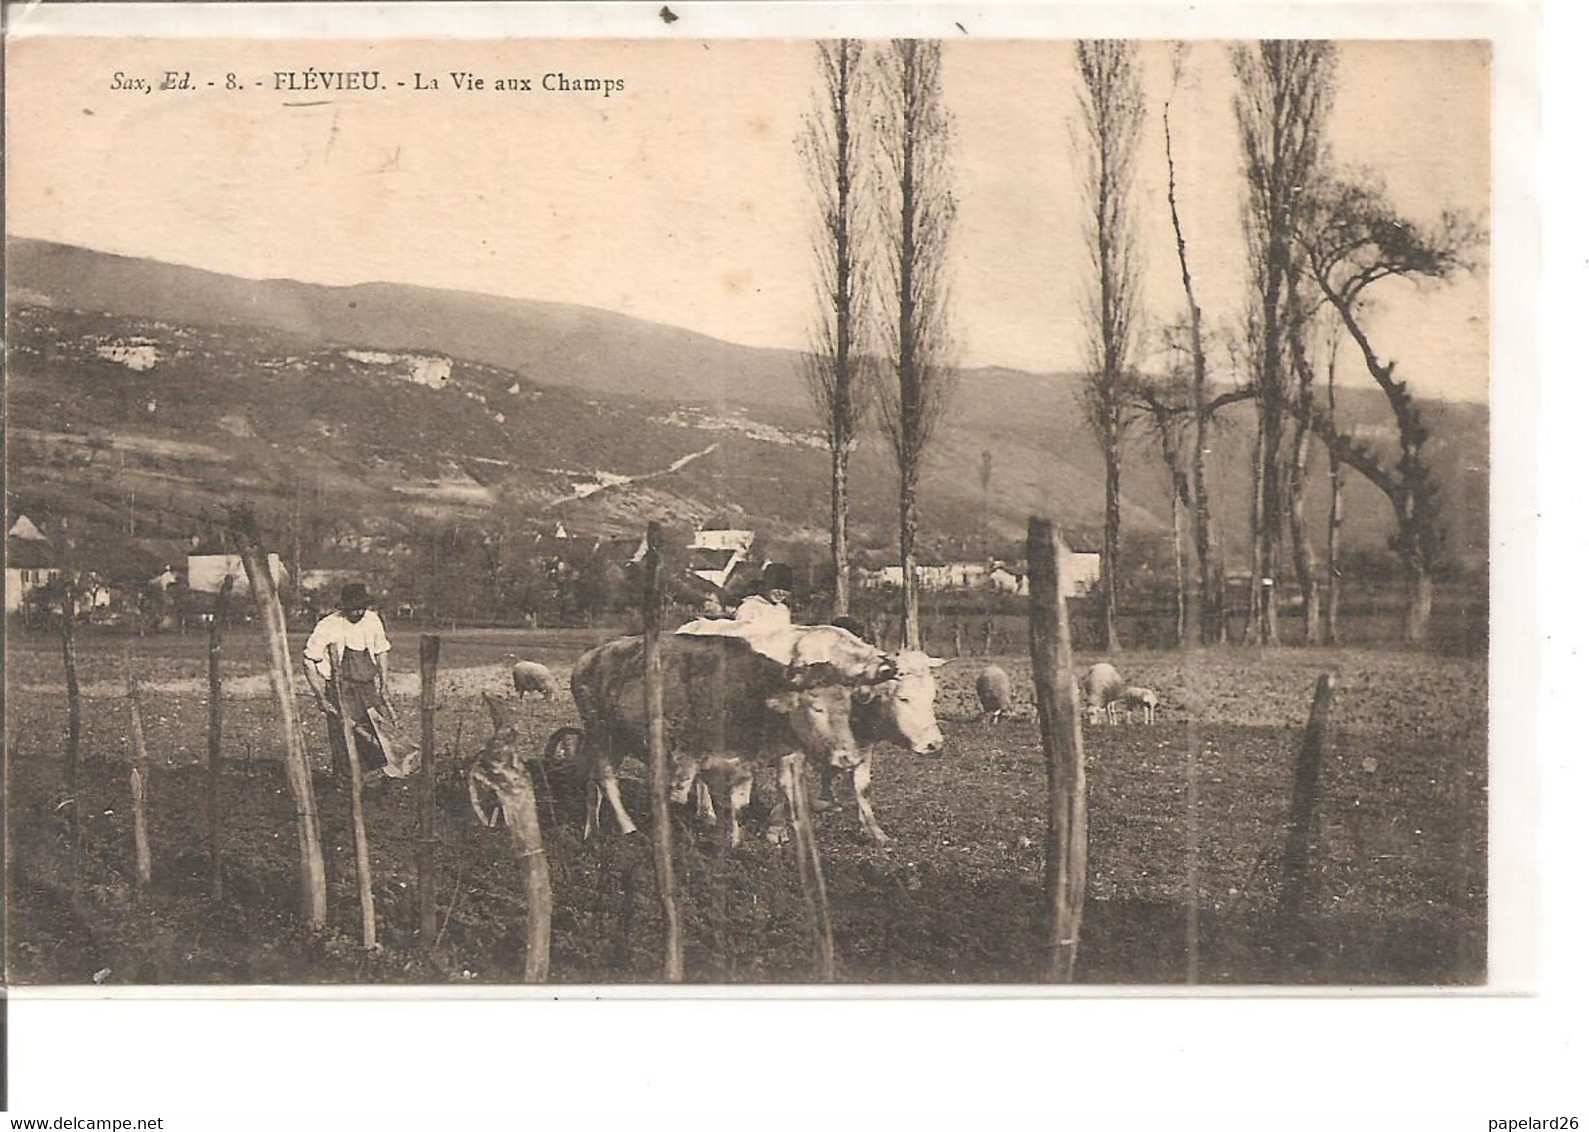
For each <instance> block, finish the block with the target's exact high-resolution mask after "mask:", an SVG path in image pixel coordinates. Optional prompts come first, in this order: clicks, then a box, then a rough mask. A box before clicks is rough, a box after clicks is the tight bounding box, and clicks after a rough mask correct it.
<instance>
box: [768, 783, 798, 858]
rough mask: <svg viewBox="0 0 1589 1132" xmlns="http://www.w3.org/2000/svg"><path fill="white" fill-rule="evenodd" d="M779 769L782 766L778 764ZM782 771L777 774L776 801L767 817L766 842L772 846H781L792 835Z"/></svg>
mask: <svg viewBox="0 0 1589 1132" xmlns="http://www.w3.org/2000/svg"><path fill="white" fill-rule="evenodd" d="M779 765H780V767H781V766H782V764H779ZM783 779H784V776H783V771H782V770H781V769H780V770H779V772H778V786H779V790H778V801H777V802H776V803H775V804H774V805H773V808H772V813H770V814H768V815H767V840H768V841H770V842H772V843H773V844H774V845H782V844H783V843H784V842H786V841H788V840H789V838H790V837H791V836H792V834H791V833H790V831H789V799H788V797H787V796H786V794H785V792H784V790H783V789H782V787H783Z"/></svg>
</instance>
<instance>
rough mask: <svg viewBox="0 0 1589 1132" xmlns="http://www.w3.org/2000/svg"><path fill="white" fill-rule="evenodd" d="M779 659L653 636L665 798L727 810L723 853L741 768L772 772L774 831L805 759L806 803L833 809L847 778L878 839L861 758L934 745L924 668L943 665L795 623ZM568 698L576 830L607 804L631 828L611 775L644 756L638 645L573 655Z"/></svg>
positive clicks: (740, 797) (738, 646)
mask: <svg viewBox="0 0 1589 1132" xmlns="http://www.w3.org/2000/svg"><path fill="white" fill-rule="evenodd" d="M790 632H791V633H792V634H793V639H792V641H791V642H790V644H791V646H792V647H791V649H790V651H791V653H792V656H793V659H792V661H791V662H790V663H788V664H784V663H782V662H781V661H780V660H775V659H773V658H771V657H769V656H766V655H763V654H762V653H760V652H757V651H755V650H754V649H753V648H751V646H750V645H749V643H748V642H746V641H744V640H740V639H737V638H734V637H723V636H711V637H707V636H687V635H679V634H671V635H666V636H664V637H663V638H662V639H661V641H660V648H661V653H662V672H663V689H662V702H663V716H664V727H665V730H664V736H665V742H666V746H667V752H668V757H669V764H670V765H669V798H670V800H671V801H673V802H674V803H675V804H680V805H682V804H687V803H688V802H689V801H690V799H691V797H692V794H693V796H694V798H695V801H696V808H697V813H698V814H699V816H701V817H702V818H703V819H705V820H707V821H708V822H712V823H715V822H716V821H717V805H714V799H715V800H716V802H717V803H718V804H722V803H726V805H725V806H724V808H725V809H726V811H727V831H726V832H727V836H728V839H729V842H730V844H733V845H738V844H739V843H740V839H741V830H740V814H741V811H742V810H743V809H744V808H745V806H746V805H747V804H748V803H749V802H750V798H751V790H752V785H753V782H754V768H755V767H756V766H758V765H761V766H776V768H777V771H778V780H779V784H780V787H781V788H782V789H781V793H782V799H781V801H780V804H779V806H778V807H777V809H776V810H775V812H774V814H773V816H772V819H771V821H770V822H769V829H768V834H769V837H771V838H772V839H773V840H782V839H783V838H784V837H786V836H787V833H788V831H787V826H786V824H785V822H786V818H787V814H788V813H789V812H790V810H791V808H792V807H793V805H794V798H793V795H792V791H793V789H794V788H795V783H796V781H797V776H798V775H799V774H801V773H802V771H803V766H804V760H806V759H809V760H811V761H812V762H813V763H815V764H816V765H817V766H818V767H819V768H820V770H821V773H822V794H821V800H820V801H819V802H818V804H817V805H818V808H825V807H826V806H831V805H832V804H833V800H834V799H833V782H834V779H835V778H836V777H838V776H839V775H841V774H847V775H849V776H850V778H851V781H852V783H853V787H854V793H855V800H856V807H857V809H858V811H859V814H860V820H861V824H862V826H863V827H864V828H865V829H866V832H867V833H868V835H870V837H871V838H872V840H873V841H874V842H875V843H877V844H882V843H884V842H885V841H886V840H887V837H886V836H885V834H884V833H883V830H882V827H881V826H880V825H878V822H877V816H876V814H875V813H874V812H873V809H872V800H871V791H870V784H871V749H872V746H873V745H874V744H876V743H879V742H892V743H894V744H896V745H898V746H900V747H903V748H905V749H906V750H908V751H911V752H913V753H915V754H918V755H935V754H937V753H938V752H939V751H941V750H942V748H943V733H942V732H941V731H940V730H939V728H938V721H937V718H936V717H935V715H934V711H933V704H934V700H935V699H936V696H937V683H936V681H935V680H934V678H933V669H934V668H936V667H938V666H939V665H941V664H942V663H943V661H941V660H936V659H934V658H932V657H929V656H927V655H926V654H925V653H921V652H916V651H909V650H907V651H902V652H898V653H885V652H883V651H882V650H881V649H878V648H875V647H873V646H872V645H869V644H867V643H866V642H865V641H863V640H861V639H860V638H859V637H856V636H854V635H853V634H851V633H849V632H847V631H845V630H844V629H839V628H834V627H832V626H826V625H817V626H796V627H793V628H791V630H790ZM572 684H573V693H574V702H575V704H576V705H577V706H578V708H579V714H580V717H581V719H582V721H583V724H584V739H583V744H582V747H583V750H582V754H583V755H584V757H585V762H586V773H587V775H588V778H587V781H586V803H585V835H586V836H587V837H589V836H590V835H591V833H592V832H593V831H594V830H595V829H596V828H597V826H598V825H599V823H600V819H601V810H602V805H603V803H604V802H605V803H606V805H608V806H611V808H612V811H613V814H614V817H615V819H616V821H617V823H618V828H619V829H620V831H622V832H623V833H631V832H633V831H634V830H635V828H636V827H635V823H634V821H633V819H632V818H630V816H629V812H628V810H627V809H625V808H624V804H623V798H622V797H621V796H620V794H619V791H618V777H617V767H618V765H619V764H621V763H622V762H623V760H624V759H625V758H626V757H631V756H632V757H634V758H638V759H641V760H645V759H646V758H647V757H648V746H649V745H648V741H647V733H648V728H647V718H646V702H645V648H644V641H643V640H642V639H641V638H639V637H622V638H619V639H617V640H614V641H609V642H607V643H606V644H603V645H600V646H598V647H597V648H594V649H592V650H591V651H589V652H587V653H585V654H584V655H583V656H581V657H580V658H579V661H578V662H577V663H576V664H575V666H574V673H573V681H572Z"/></svg>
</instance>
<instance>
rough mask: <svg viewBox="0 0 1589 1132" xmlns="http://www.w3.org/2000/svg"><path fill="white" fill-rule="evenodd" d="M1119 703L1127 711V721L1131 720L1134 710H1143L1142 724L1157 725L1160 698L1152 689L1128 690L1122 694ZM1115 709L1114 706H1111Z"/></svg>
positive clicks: (1134, 688) (1135, 688)
mask: <svg viewBox="0 0 1589 1132" xmlns="http://www.w3.org/2000/svg"><path fill="white" fill-rule="evenodd" d="M1116 702H1117V703H1120V704H1123V705H1124V706H1125V709H1126V719H1127V720H1129V719H1130V718H1131V711H1132V709H1133V708H1141V709H1142V722H1143V723H1155V722H1157V721H1158V716H1159V696H1158V693H1157V692H1155V691H1154V690H1153V689H1152V688H1137V687H1131V688H1126V689H1124V690H1123V691H1121V693H1120V698H1119V700H1117V701H1116ZM1110 706H1111V707H1113V705H1112V704H1111V705H1110Z"/></svg>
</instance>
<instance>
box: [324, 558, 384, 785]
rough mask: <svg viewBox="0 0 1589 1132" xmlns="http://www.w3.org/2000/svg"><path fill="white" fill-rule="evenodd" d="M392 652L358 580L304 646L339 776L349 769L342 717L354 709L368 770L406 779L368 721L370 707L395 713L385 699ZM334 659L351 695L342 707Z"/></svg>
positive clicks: (357, 740) (356, 732) (346, 588)
mask: <svg viewBox="0 0 1589 1132" xmlns="http://www.w3.org/2000/svg"><path fill="white" fill-rule="evenodd" d="M391 651H392V643H391V642H390V641H389V640H387V639H386V627H385V626H383V625H382V624H381V616H380V614H378V613H376V612H375V611H374V610H373V609H371V608H370V594H369V591H368V590H366V589H365V588H364V586H363V585H362V584H361V583H359V582H349V583H348V584H347V585H345V586H343V587H342V597H341V599H340V600H339V601H338V602H337V611H336V612H335V613H330V614H327V615H326V616H325V617H322V618H321V619H320V622H319V624H317V625H316V626H315V627H314V632H313V633H311V634H310V635H309V641H308V643H307V644H305V645H304V647H303V670H304V674H305V675H306V676H308V677H309V687H310V689H311V690H313V692H314V698H315V704H316V705H317V706H318V707H319V708H320V710H321V711H322V712H324V713H325V716H326V732H327V734H328V735H329V736H330V737H331V759H332V767H333V769H334V770H335V771H336V772H337V773H341V772H342V771H343V770H344V768H346V766H347V759H348V749H347V746H346V745H345V744H344V743H343V741H342V720H341V718H340V716H339V713H340V712H341V710H342V709H343V707H344V706H345V707H347V708H348V709H350V711H351V715H350V716H349V718H350V719H351V720H352V722H353V724H354V729H355V730H354V742H355V744H356V745H357V747H358V749H359V762H360V764H361V765H362V766H363V767H364V769H365V770H366V771H367V772H369V771H377V770H379V771H384V772H385V773H386V774H387V775H388V776H389V777H392V778H401V777H403V773H404V770H405V768H404V767H403V766H402V765H401V764H400V763H398V762H394V761H391V759H389V757H388V754H387V752H385V751H383V750H382V749H381V745H380V743H379V742H378V741H377V740H376V738H375V736H374V734H373V732H372V730H371V728H370V723H369V712H370V709H371V708H380V709H381V710H382V711H383V712H385V713H386V716H387V718H390V717H391V715H392V710H391V707H390V705H389V704H388V703H387V700H386V677H387V668H386V657H387V654H388V653H390V652H391ZM333 655H334V656H335V657H336V658H337V660H338V662H339V664H340V665H341V668H342V683H343V684H344V685H345V686H346V688H347V694H348V703H347V704H346V705H343V704H342V703H340V701H339V699H338V695H337V689H336V687H335V686H334V685H333V683H332V680H331V657H332V656H333ZM365 777H366V778H367V779H368V778H371V777H372V775H370V774H368V773H367V774H366V776H365Z"/></svg>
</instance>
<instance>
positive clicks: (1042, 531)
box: [1026, 517, 1087, 983]
mask: <svg viewBox="0 0 1589 1132" xmlns="http://www.w3.org/2000/svg"><path fill="white" fill-rule="evenodd" d="M1026 556H1027V561H1028V562H1029V563H1030V569H1031V601H1032V605H1031V636H1032V642H1031V643H1032V682H1033V684H1034V685H1035V686H1036V693H1037V717H1038V722H1039V723H1040V724H1041V729H1042V737H1043V754H1044V757H1045V759H1046V761H1047V763H1048V839H1047V842H1046V843H1045V845H1044V851H1043V887H1044V890H1045V893H1046V896H1047V904H1048V907H1047V930H1046V938H1045V940H1044V949H1045V951H1046V952H1047V964H1046V974H1047V975H1048V977H1049V978H1050V979H1051V980H1053V981H1054V982H1065V983H1068V982H1071V981H1072V980H1073V979H1074V978H1075V976H1076V954H1077V951H1078V950H1079V949H1080V945H1081V918H1082V905H1083V902H1084V901H1085V899H1086V895H1087V769H1086V755H1085V753H1084V751H1083V748H1082V739H1081V697H1080V695H1079V693H1078V692H1077V690H1076V670H1075V665H1074V661H1073V659H1072V657H1071V651H1070V618H1069V614H1068V612H1067V610H1066V608H1065V593H1064V590H1063V589H1062V588H1061V584H1060V570H1059V536H1058V534H1057V533H1056V532H1055V530H1054V524H1053V523H1051V522H1049V521H1047V520H1046V519H1038V518H1036V517H1033V518H1032V519H1031V520H1030V521H1029V522H1028V524H1027V534H1026Z"/></svg>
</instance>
